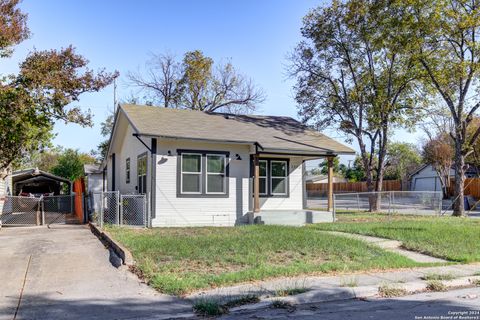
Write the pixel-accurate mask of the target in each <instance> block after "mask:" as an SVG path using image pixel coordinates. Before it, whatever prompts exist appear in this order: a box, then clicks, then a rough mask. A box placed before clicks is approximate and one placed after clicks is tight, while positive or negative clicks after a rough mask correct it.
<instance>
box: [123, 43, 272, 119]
mask: <svg viewBox="0 0 480 320" xmlns="http://www.w3.org/2000/svg"><path fill="white" fill-rule="evenodd" d="M127 77H128V79H129V82H130V83H131V84H132V85H134V86H137V87H138V88H139V89H140V90H141V91H142V92H143V93H145V97H144V100H145V101H147V102H149V103H150V104H159V105H162V106H164V107H167V108H186V109H193V110H200V111H207V112H220V111H223V112H233V113H249V112H252V111H254V110H255V109H256V108H257V107H258V105H259V104H260V103H262V102H263V101H264V99H265V96H264V93H263V92H262V90H260V89H259V88H257V87H256V86H255V85H254V84H253V82H252V80H251V79H249V78H247V77H245V76H244V75H242V74H240V73H239V72H238V71H236V70H235V68H234V67H233V65H232V64H231V63H226V64H217V65H215V63H214V61H213V59H212V58H210V57H207V56H205V55H204V54H203V53H202V52H201V51H199V50H195V51H190V52H186V53H185V55H184V57H183V60H181V61H178V60H177V59H176V58H175V57H174V56H173V55H171V54H160V55H154V56H153V57H152V59H150V60H149V61H148V62H147V64H146V70H145V71H144V72H140V71H137V72H130V73H129V74H128V75H127Z"/></svg>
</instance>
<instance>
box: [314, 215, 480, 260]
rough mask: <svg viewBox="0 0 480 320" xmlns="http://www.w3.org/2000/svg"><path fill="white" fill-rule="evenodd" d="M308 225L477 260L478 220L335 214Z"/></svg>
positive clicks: (451, 257)
mask: <svg viewBox="0 0 480 320" xmlns="http://www.w3.org/2000/svg"><path fill="white" fill-rule="evenodd" d="M337 218H338V222H336V223H328V224H317V225H315V226H311V228H313V229H316V230H319V229H321V230H333V231H345V232H350V233H359V234H364V235H371V236H378V237H384V238H389V239H395V240H400V241H402V242H403V244H404V246H405V247H406V248H407V249H411V250H415V251H419V252H422V253H426V254H430V255H433V256H436V257H439V258H444V259H448V260H452V261H458V262H474V261H480V219H470V218H456V217H415V216H401V215H393V216H392V217H389V216H388V215H382V214H338V215H337Z"/></svg>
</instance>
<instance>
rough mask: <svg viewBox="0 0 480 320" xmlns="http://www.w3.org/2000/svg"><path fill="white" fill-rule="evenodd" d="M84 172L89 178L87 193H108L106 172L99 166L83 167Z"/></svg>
mask: <svg viewBox="0 0 480 320" xmlns="http://www.w3.org/2000/svg"><path fill="white" fill-rule="evenodd" d="M83 172H84V173H85V176H86V177H87V192H102V191H106V186H105V182H106V181H105V179H104V171H103V170H102V169H101V166H100V165H98V164H85V165H83Z"/></svg>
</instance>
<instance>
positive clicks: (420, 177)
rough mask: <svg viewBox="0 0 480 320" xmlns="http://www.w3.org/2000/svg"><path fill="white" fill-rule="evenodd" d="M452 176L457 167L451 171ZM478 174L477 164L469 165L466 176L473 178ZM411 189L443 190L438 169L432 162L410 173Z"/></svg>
mask: <svg viewBox="0 0 480 320" xmlns="http://www.w3.org/2000/svg"><path fill="white" fill-rule="evenodd" d="M449 176H450V177H454V176H455V169H454V168H453V167H452V168H451V169H450V173H449ZM476 176H477V169H476V168H475V166H469V167H468V169H467V170H466V171H465V177H467V178H473V177H476ZM410 190H411V191H442V182H441V181H440V176H439V175H438V173H437V171H436V170H435V169H434V168H433V166H432V165H430V164H424V165H422V166H421V167H420V168H418V169H417V171H415V172H413V173H412V174H411V175H410Z"/></svg>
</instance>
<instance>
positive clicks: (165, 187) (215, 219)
mask: <svg viewBox="0 0 480 320" xmlns="http://www.w3.org/2000/svg"><path fill="white" fill-rule="evenodd" d="M157 146H158V148H157V155H156V163H157V166H156V168H157V171H156V189H155V194H156V201H155V211H156V217H155V218H154V219H153V220H152V225H153V226H158V227H160V226H169V227H174V226H207V225H215V226H232V225H235V224H236V223H240V222H242V221H243V219H245V214H247V213H248V211H249V201H248V199H249V180H250V160H249V159H250V156H249V150H250V149H249V147H248V146H245V145H235V144H212V143H198V142H188V141H179V140H165V139H159V141H158V143H157ZM177 149H189V150H201V151H224V152H229V153H230V156H229V158H228V165H229V170H230V174H229V178H228V181H227V183H228V190H229V194H228V197H223V198H221V197H219V198H202V197H200V198H199V197H196V198H185V197H177ZM168 151H170V152H171V155H168ZM236 154H238V155H239V156H240V157H241V159H242V160H235V157H236Z"/></svg>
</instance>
